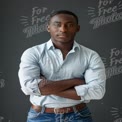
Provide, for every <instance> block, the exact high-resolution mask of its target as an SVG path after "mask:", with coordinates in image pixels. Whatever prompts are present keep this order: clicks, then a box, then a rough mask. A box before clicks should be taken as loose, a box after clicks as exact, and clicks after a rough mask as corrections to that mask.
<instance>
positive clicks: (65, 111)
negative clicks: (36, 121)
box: [54, 108, 70, 114]
mask: <svg viewBox="0 0 122 122" xmlns="http://www.w3.org/2000/svg"><path fill="white" fill-rule="evenodd" d="M69 110H70V108H54V113H55V114H64V113H68V111H69Z"/></svg>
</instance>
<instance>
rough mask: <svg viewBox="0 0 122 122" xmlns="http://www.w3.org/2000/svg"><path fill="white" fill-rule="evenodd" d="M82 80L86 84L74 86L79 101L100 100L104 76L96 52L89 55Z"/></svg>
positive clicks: (103, 70)
mask: <svg viewBox="0 0 122 122" xmlns="http://www.w3.org/2000/svg"><path fill="white" fill-rule="evenodd" d="M84 78H85V82H86V84H84V85H79V86H75V90H76V92H77V95H78V96H80V97H81V101H84V100H85V101H90V100H95V99H102V98H103V96H104V94H105V84H106V74H105V67H104V64H103V62H102V60H101V57H100V56H99V55H98V54H97V53H96V52H94V53H93V55H91V58H90V61H89V66H88V68H87V70H86V71H85V74H84Z"/></svg>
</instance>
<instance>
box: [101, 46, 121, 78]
mask: <svg viewBox="0 0 122 122" xmlns="http://www.w3.org/2000/svg"><path fill="white" fill-rule="evenodd" d="M101 58H102V60H103V63H104V64H105V68H106V77H107V79H108V78H111V77H112V76H115V75H119V74H121V73H122V49H117V48H112V49H110V56H109V58H108V60H107V58H104V57H101Z"/></svg>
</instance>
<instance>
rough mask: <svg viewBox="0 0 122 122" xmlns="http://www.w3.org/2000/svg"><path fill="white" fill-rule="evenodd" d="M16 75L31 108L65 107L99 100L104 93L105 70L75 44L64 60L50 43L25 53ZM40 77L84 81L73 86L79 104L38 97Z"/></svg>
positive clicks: (97, 59)
mask: <svg viewBox="0 0 122 122" xmlns="http://www.w3.org/2000/svg"><path fill="white" fill-rule="evenodd" d="M18 75H19V80H20V84H21V89H22V91H23V92H24V93H25V94H26V95H30V101H31V103H32V104H34V105H41V106H43V105H45V106H47V107H59V106H60V107H67V106H72V105H76V104H79V103H81V102H85V103H87V102H89V101H90V100H93V99H94V100H95V99H101V98H102V97H103V96H104V93H105V83H106V75H105V67H104V64H103V62H102V60H101V58H100V56H99V55H98V53H96V52H95V51H93V50H91V49H89V48H86V47H84V46H82V45H80V44H78V43H77V42H75V41H74V45H73V48H72V50H70V52H69V53H68V54H67V56H66V58H65V60H63V55H62V53H61V51H60V50H59V49H56V48H55V47H54V46H53V43H52V41H51V40H49V41H48V42H46V43H43V44H40V45H37V46H34V47H32V48H29V49H27V50H26V51H24V53H23V54H22V57H21V63H20V69H19V72H18ZM40 75H44V76H45V78H46V79H47V80H51V81H58V80H63V79H72V78H85V82H86V84H84V85H79V86H75V90H76V93H77V95H78V96H80V97H81V100H73V99H68V98H62V97H59V96H55V95H47V96H44V95H41V93H40V90H39V87H38V84H39V82H41V80H42V79H40Z"/></svg>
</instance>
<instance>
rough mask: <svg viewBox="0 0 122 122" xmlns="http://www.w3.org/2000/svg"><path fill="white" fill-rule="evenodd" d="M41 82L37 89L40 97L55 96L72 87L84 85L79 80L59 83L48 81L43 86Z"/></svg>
mask: <svg viewBox="0 0 122 122" xmlns="http://www.w3.org/2000/svg"><path fill="white" fill-rule="evenodd" d="M42 82H43V81H41V82H40V83H39V89H40V92H41V94H42V95H50V94H57V93H60V92H61V91H65V90H67V89H69V88H72V87H74V86H77V85H82V84H85V81H84V80H82V79H80V78H74V79H68V80H61V81H48V82H46V83H45V84H44V85H42Z"/></svg>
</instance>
